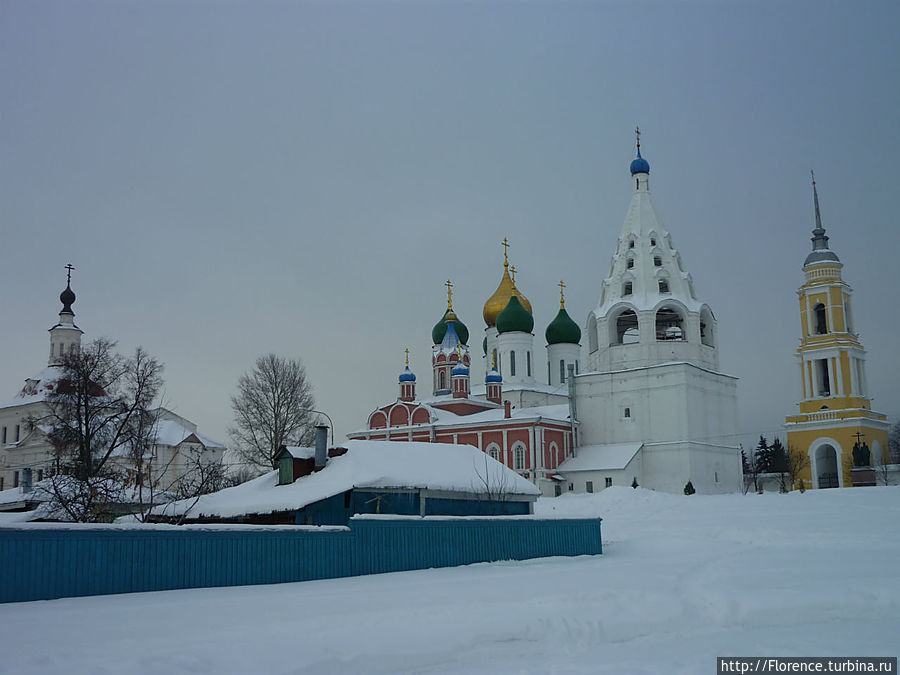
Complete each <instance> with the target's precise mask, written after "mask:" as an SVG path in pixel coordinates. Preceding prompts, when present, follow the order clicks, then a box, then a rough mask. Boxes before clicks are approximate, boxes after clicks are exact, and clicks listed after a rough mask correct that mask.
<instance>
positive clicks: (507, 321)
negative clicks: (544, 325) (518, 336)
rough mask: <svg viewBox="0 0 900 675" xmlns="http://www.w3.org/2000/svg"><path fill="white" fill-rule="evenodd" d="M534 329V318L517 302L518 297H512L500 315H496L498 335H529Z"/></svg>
mask: <svg viewBox="0 0 900 675" xmlns="http://www.w3.org/2000/svg"><path fill="white" fill-rule="evenodd" d="M533 329H534V317H533V316H531V312H529V311H528V310H527V309H525V306H524V305H523V304H522V303H521V302H519V296H517V295H513V296H512V297H510V299H509V302H508V303H507V304H506V307H505V308H504V310H503V311H502V312H500V314H498V315H497V332H498V333H513V332H516V331H518V332H521V333H530V332H531V331H532V330H533Z"/></svg>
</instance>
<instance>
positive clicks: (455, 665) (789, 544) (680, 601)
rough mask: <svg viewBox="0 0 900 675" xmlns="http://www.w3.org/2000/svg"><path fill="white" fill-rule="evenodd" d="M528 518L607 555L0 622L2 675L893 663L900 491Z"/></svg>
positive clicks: (2, 614)
mask: <svg viewBox="0 0 900 675" xmlns="http://www.w3.org/2000/svg"><path fill="white" fill-rule="evenodd" d="M536 506H537V509H536V510H537V512H538V513H539V514H552V515H556V516H569V515H576V514H578V515H588V516H591V515H600V516H602V517H603V529H604V554H603V555H602V556H583V557H578V558H550V559H541V560H532V561H525V562H507V563H495V564H479V565H471V566H467V567H458V568H449V569H439V570H422V571H417V572H403V573H397V574H384V575H374V576H368V577H355V578H348V579H335V580H328V581H312V582H305V583H298V584H284V585H273V586H256V587H252V586H251V587H238V588H215V589H195V590H188V591H169V592H163V593H146V594H134V595H123V596H105V597H104V596H99V597H90V598H70V599H65V600H53V601H45V602H33V603H22V604H14V605H4V606H0V621H2V622H3V625H4V626H5V627H6V628H5V632H4V653H3V661H2V663H3V665H2V669H5V670H6V671H8V672H14V673H17V674H19V675H32V674H35V675H37V674H43V673H57V672H64V673H67V674H68V675H82V674H86V673H96V672H104V673H132V674H134V673H160V672H165V673H199V672H206V673H213V672H214V673H217V674H221V675H230V674H238V673H272V674H276V675H277V674H285V675H286V674H288V673H291V674H293V673H298V674H299V673H316V674H319V673H321V674H338V673H360V674H384V675H386V674H388V673H428V674H429V675H439V674H445V673H523V674H531V673H534V674H542V675H543V674H544V673H548V672H553V673H562V674H587V673H615V674H616V675H620V674H622V675H627V674H638V673H640V674H645V675H649V674H653V675H656V674H658V673H667V674H668V673H676V674H678V673H685V674H687V673H689V674H694V673H712V672H715V666H716V662H715V657H716V656H728V655H731V656H733V655H743V656H763V655H772V656H777V655H782V656H812V655H817V656H851V655H856V656H894V655H896V654H897V627H898V626H900V571H898V569H897V565H896V564H895V563H896V561H897V560H898V559H900V540H898V537H897V531H898V528H897V523H898V522H900V488H895V487H890V488H883V487H879V488H856V489H852V490H845V489H841V490H822V491H809V492H806V493H805V494H799V493H792V494H788V495H780V494H765V495H746V496H744V495H722V496H703V495H692V496H690V497H686V496H684V495H670V494H661V493H655V492H651V491H649V490H644V489H641V488H638V489H637V490H632V489H631V488H608V489H606V490H604V491H602V492H601V493H598V494H595V495H566V496H563V497H560V498H556V499H540V500H538V502H537V505H536ZM286 646H287V647H288V648H286Z"/></svg>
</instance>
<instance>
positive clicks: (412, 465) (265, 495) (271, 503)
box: [154, 441, 540, 518]
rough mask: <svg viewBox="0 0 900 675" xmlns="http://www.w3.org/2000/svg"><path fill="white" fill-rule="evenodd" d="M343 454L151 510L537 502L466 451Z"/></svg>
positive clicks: (398, 446) (440, 448)
mask: <svg viewBox="0 0 900 675" xmlns="http://www.w3.org/2000/svg"><path fill="white" fill-rule="evenodd" d="M347 449H348V451H347V453H346V454H344V455H340V456H338V457H332V458H330V459H329V460H328V463H327V464H326V465H325V467H324V468H323V469H322V470H321V471H318V472H316V473H313V474H310V475H308V476H303V477H301V478H298V479H297V480H296V481H294V482H293V483H290V484H288V485H278V472H277V471H270V472H269V473H266V474H263V475H262V476H259V477H258V478H254V479H253V480H251V481H248V482H246V483H244V484H242V485H238V486H235V487H232V488H226V489H225V490H221V491H219V492H215V493H213V494H208V495H203V496H202V497H200V498H199V499H197V500H194V499H186V500H181V501H178V502H174V503H172V504H166V505H164V506H159V507H156V508H155V509H154V513H155V514H157V515H168V516H172V515H181V514H183V513H185V512H187V513H189V515H190V516H191V517H195V518H196V517H200V516H209V517H220V518H228V517H235V516H242V515H247V514H254V513H272V512H276V511H293V510H296V509H300V508H303V507H304V506H306V505H307V504H312V503H314V502H318V501H321V500H323V499H327V498H328V497H333V496H334V495H336V494H340V493H342V492H344V491H346V490H349V489H351V488H406V489H427V490H441V491H448V492H465V493H470V494H475V493H480V492H484V489H485V487H484V480H485V479H486V480H487V482H488V484H489V485H490V487H491V490H493V491H496V490H498V489H501V488H502V489H503V490H505V491H506V492H507V493H508V494H515V495H528V496H537V495H539V494H540V490H538V489H537V488H536V487H535V486H534V485H533V484H532V483H530V482H529V481H527V480H526V479H524V478H522V477H521V476H520V475H519V474H517V473H516V472H514V471H512V470H510V469H508V468H506V467H505V466H503V465H502V464H500V463H499V462H497V461H496V460H494V459H491V458H490V457H489V456H488V455H486V454H484V453H483V452H481V451H480V450H478V449H477V448H474V447H472V446H470V445H453V444H449V443H406V442H395V441H350V442H349V443H348V444H347Z"/></svg>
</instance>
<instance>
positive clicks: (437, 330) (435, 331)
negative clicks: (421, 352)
mask: <svg viewBox="0 0 900 675" xmlns="http://www.w3.org/2000/svg"><path fill="white" fill-rule="evenodd" d="M451 312H453V310H452V309H448V310H447V311H446V312H444V316H442V317H441V320H440V321H438V322H437V323H436V324H434V328H432V329H431V344H433V345H439V344H441V341H442V340H443V339H444V333H446V332H447V315H448V314H450V313H451ZM453 315H454V316H455V317H456V313H455V312H454V314H453ZM453 323H454V324H455V327H456V334H457V335H458V336H459V341H460V343H461V344H464V345H467V344H469V329H468V328H466V324H464V323H463V322H462V321H460V320H459V317H456V318H455V319H454V320H453Z"/></svg>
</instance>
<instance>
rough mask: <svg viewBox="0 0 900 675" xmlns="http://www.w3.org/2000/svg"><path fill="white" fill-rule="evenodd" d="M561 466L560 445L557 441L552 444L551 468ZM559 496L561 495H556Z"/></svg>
mask: <svg viewBox="0 0 900 675" xmlns="http://www.w3.org/2000/svg"><path fill="white" fill-rule="evenodd" d="M558 466H559V446H558V445H557V444H556V443H551V444H550V468H551V469H555V468H556V467H558ZM556 496H557V497H558V496H559V495H556Z"/></svg>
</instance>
